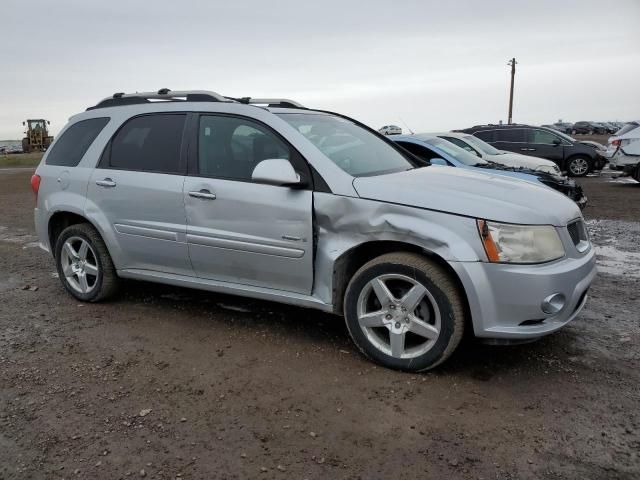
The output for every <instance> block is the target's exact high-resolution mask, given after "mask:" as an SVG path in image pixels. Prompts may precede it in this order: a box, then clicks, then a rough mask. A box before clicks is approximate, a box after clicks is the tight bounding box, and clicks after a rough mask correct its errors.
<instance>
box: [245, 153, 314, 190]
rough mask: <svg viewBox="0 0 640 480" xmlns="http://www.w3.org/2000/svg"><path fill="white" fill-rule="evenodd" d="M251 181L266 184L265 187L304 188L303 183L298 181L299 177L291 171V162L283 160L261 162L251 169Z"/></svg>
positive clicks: (275, 159)
mask: <svg viewBox="0 0 640 480" xmlns="http://www.w3.org/2000/svg"><path fill="white" fill-rule="evenodd" d="M251 180H253V181H254V182H256V183H266V184H267V185H276V186H287V187H302V186H304V183H303V182H302V181H301V180H300V175H298V174H297V173H296V171H295V170H294V169H293V165H291V162H289V160H285V159H283V158H273V159H268V160H262V161H261V162H260V163H258V165H256V168H254V169H253V173H252V174H251Z"/></svg>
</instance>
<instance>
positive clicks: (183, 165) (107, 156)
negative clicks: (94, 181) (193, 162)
mask: <svg viewBox="0 0 640 480" xmlns="http://www.w3.org/2000/svg"><path fill="white" fill-rule="evenodd" d="M159 115H163V116H164V115H184V116H185V121H184V125H183V129H182V136H181V144H180V159H179V160H178V167H179V171H178V172H163V171H158V170H140V169H137V168H122V167H113V166H111V144H112V143H113V140H114V139H115V138H116V137H117V136H118V134H119V133H120V131H121V130H122V129H123V128H124V127H125V126H126V125H127V124H128V123H129V122H130V121H132V120H134V119H136V118H140V117H150V116H159ZM189 115H190V114H189V112H152V113H141V114H139V115H133V116H131V117H128V118H127V119H126V120H124V121H123V122H122V123H121V124H120V125H119V126H118V128H117V129H116V131H115V132H113V134H112V135H111V138H110V139H109V141H108V142H107V143H106V144H105V146H104V149H103V150H102V153H101V154H100V160H99V161H98V165H96V168H100V169H104V170H121V171H124V172H144V173H160V174H163V175H179V176H185V175H186V174H187V143H186V142H187V140H188V138H187V133H188V130H187V125H188V123H189Z"/></svg>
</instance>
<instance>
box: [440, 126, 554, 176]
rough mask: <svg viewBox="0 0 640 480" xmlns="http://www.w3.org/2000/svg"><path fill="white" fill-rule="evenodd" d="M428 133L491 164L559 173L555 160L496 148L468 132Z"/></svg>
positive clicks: (552, 173)
mask: <svg viewBox="0 0 640 480" xmlns="http://www.w3.org/2000/svg"><path fill="white" fill-rule="evenodd" d="M429 135H433V136H437V137H440V138H442V139H444V140H447V141H448V142H451V143H453V144H454V145H457V146H458V147H460V148H463V149H464V150H466V151H467V152H469V153H472V154H473V155H476V156H478V157H480V158H482V159H483V160H486V161H487V162H490V163H492V164H497V165H502V166H505V167H512V168H522V169H525V170H533V171H536V172H544V173H548V174H551V175H561V172H560V168H559V167H558V165H557V164H556V163H555V162H552V161H551V160H547V159H545V158H539V157H532V156H529V155H522V154H520V153H513V152H507V151H504V150H498V149H497V148H495V147H493V146H491V145H489V144H488V143H487V142H485V141H483V140H480V139H479V138H478V137H475V136H473V135H471V134H468V133H459V132H445V133H432V134H429Z"/></svg>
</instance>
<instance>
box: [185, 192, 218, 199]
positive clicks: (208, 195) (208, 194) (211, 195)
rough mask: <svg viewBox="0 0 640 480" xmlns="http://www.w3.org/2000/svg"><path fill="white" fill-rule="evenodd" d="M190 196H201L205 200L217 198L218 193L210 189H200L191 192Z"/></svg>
mask: <svg viewBox="0 0 640 480" xmlns="http://www.w3.org/2000/svg"><path fill="white" fill-rule="evenodd" d="M189 196H190V197H193V198H201V199H203V200H215V199H216V194H215V193H211V192H210V191H209V190H200V191H197V192H196V191H194V192H189Z"/></svg>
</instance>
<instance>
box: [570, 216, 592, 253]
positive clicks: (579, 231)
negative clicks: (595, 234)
mask: <svg viewBox="0 0 640 480" xmlns="http://www.w3.org/2000/svg"><path fill="white" fill-rule="evenodd" d="M567 230H569V236H570V237H571V241H572V242H573V244H574V245H575V246H576V248H577V249H578V251H579V252H584V251H585V250H587V248H588V247H589V236H588V235H587V229H586V227H585V225H584V222H583V221H582V220H576V221H575V222H571V223H570V224H569V225H567Z"/></svg>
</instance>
